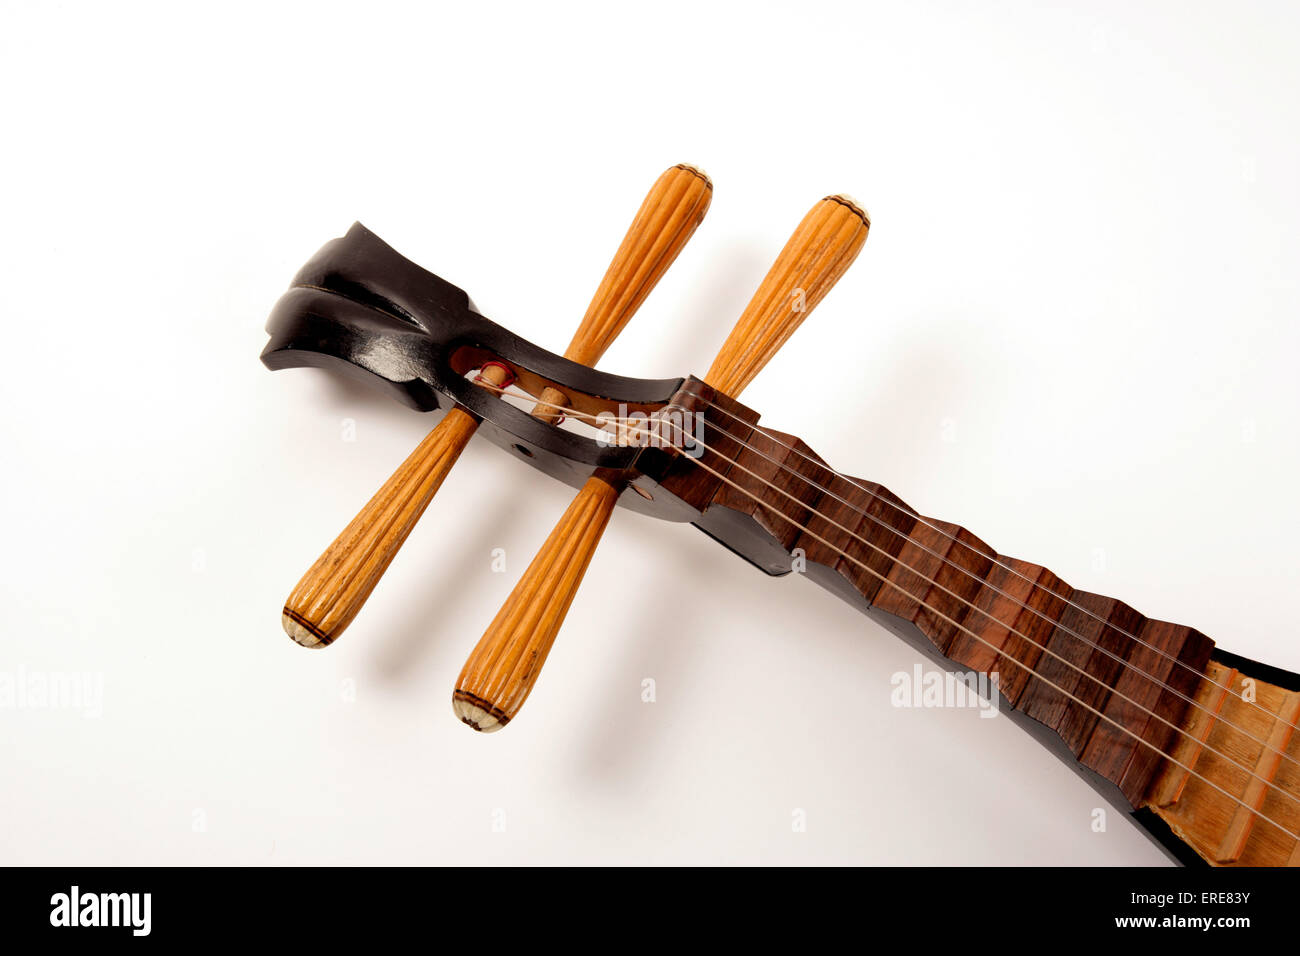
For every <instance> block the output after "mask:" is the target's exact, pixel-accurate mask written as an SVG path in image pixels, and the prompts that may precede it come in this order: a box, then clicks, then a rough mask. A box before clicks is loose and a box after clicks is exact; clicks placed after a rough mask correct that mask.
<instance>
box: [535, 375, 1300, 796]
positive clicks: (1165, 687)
mask: <svg viewBox="0 0 1300 956" xmlns="http://www.w3.org/2000/svg"><path fill="white" fill-rule="evenodd" d="M517 397H521V398H530V396H528V395H527V393H524V394H522V395H520V396H517ZM697 397H698V396H697ZM538 404H539V405H554V403H552V402H538ZM554 407H556V408H559V406H558V405H554ZM709 407H710V408H714V409H717V410H718V411H721V412H723V413H724V414H726V415H728V416H729V417H731V418H733V419H736V420H738V421H739V420H740V419H738V418H737V416H735V415H732V414H731V413H730V412H728V411H727V410H726V409H724V408H721V407H720V406H718V405H715V404H712V403H710V406H709ZM668 408H678V409H679V410H682V411H685V410H684V409H680V406H668ZM575 417H579V418H588V419H590V420H592V421H593V422H595V423H598V424H603V423H604V422H613V421H634V422H635V421H638V419H631V418H629V419H614V418H611V417H609V416H606V417H605V418H604V419H599V418H596V417H594V416H591V415H585V414H584V413H580V412H577V413H575ZM754 427H755V428H757V426H754ZM759 430H760V431H762V429H759ZM763 433H764V434H765V435H767V437H768V438H770V439H771V440H772V441H773V442H774V443H776V444H779V445H781V446H782V447H784V448H787V449H789V450H790V451H794V452H796V453H797V454H800V455H801V456H802V457H803V458H805V459H807V460H809V461H813V462H814V463H816V464H818V466H819V467H825V465H824V464H823V463H822V462H820V461H817V460H816V459H813V458H810V457H809V456H807V455H803V454H802V453H801V452H799V451H798V449H795V448H792V447H791V446H789V445H786V444H785V443H783V442H781V441H780V439H778V438H776V436H774V435H771V434H769V433H767V432H766V431H764V432H763ZM727 434H728V437H730V438H732V439H733V440H734V441H736V442H737V443H738V444H740V445H742V446H743V447H745V448H748V449H750V450H751V451H754V452H756V453H757V454H759V455H760V456H762V457H763V458H765V459H767V460H768V461H770V462H772V463H773V464H775V465H777V467H778V468H779V469H780V470H782V471H784V472H787V473H789V474H792V475H794V476H796V477H798V478H800V479H801V480H803V481H804V482H805V483H806V484H808V485H810V486H811V487H814V488H817V489H819V490H821V491H823V492H825V493H827V494H830V495H832V496H833V497H834V498H836V500H838V501H840V502H841V503H842V504H844V505H847V506H848V507H849V508H850V509H851V510H852V511H853V512H854V513H855V514H858V515H860V516H862V517H865V518H868V519H870V520H871V521H873V522H874V523H876V524H877V525H879V526H880V527H882V528H884V529H886V530H887V531H889V532H890V533H892V534H894V535H896V536H898V537H900V538H902V539H903V540H904V541H907V542H909V543H911V544H914V545H916V546H917V547H919V548H920V549H921V550H923V551H925V552H926V553H927V554H929V555H931V556H932V557H935V558H937V559H938V560H939V561H940V562H942V563H943V564H944V565H947V566H949V567H952V568H955V569H956V570H958V571H960V572H961V573H962V574H964V575H966V576H967V577H968V578H969V579H970V580H972V581H976V582H978V583H979V584H981V585H982V586H984V587H987V588H989V589H990V590H991V591H992V592H993V593H994V594H996V595H998V596H999V597H1002V598H1006V599H1007V600H1008V601H1010V602H1012V603H1014V604H1015V605H1016V606H1018V607H1020V608H1022V609H1024V610H1027V611H1030V612H1032V613H1033V614H1035V615H1036V616H1037V617H1039V618H1040V619H1041V620H1043V621H1046V622H1047V623H1049V624H1052V625H1053V627H1055V628H1058V629H1059V630H1061V631H1062V632H1063V633H1065V634H1067V635H1068V636H1070V637H1073V638H1074V639H1075V640H1077V641H1079V642H1080V643H1081V644H1083V645H1085V646H1087V647H1090V648H1092V649H1093V650H1097V651H1100V652H1101V653H1103V654H1105V655H1106V656H1107V657H1109V658H1111V659H1112V660H1114V661H1116V662H1118V663H1119V664H1120V665H1121V666H1123V667H1125V668H1126V669H1128V670H1130V671H1132V672H1135V673H1136V674H1138V675H1140V676H1141V677H1142V679H1144V680H1146V681H1147V682H1148V683H1149V684H1151V685H1152V686H1155V687H1159V688H1160V689H1161V690H1162V691H1168V692H1170V693H1171V694H1173V695H1174V696H1176V697H1178V698H1180V699H1181V700H1183V701H1185V702H1186V703H1187V704H1189V705H1190V706H1192V707H1194V708H1195V709H1197V710H1200V711H1202V712H1204V713H1206V714H1209V715H1210V716H1211V717H1212V718H1213V719H1215V720H1217V721H1219V722H1221V723H1222V724H1224V725H1225V726H1227V727H1229V728H1231V729H1233V730H1235V731H1236V732H1237V733H1238V734H1240V735H1241V736H1243V737H1246V738H1247V739H1248V740H1251V741H1253V742H1254V743H1257V744H1259V745H1260V747H1261V748H1263V749H1264V750H1266V751H1269V752H1271V753H1273V754H1276V755H1278V756H1279V757H1281V758H1282V759H1285V760H1288V761H1290V762H1291V763H1292V764H1296V765H1297V766H1300V760H1297V759H1296V758H1294V757H1292V756H1291V755H1290V754H1288V753H1286V752H1285V751H1284V750H1279V749H1278V748H1276V747H1273V746H1272V745H1270V744H1269V743H1268V741H1266V740H1264V739H1261V738H1259V737H1256V736H1255V735H1254V734H1252V733H1250V732H1249V731H1248V730H1246V729H1245V728H1243V727H1241V726H1240V725H1238V724H1236V723H1234V722H1232V721H1231V720H1228V719H1227V718H1226V717H1221V716H1219V715H1218V714H1216V713H1215V712H1213V711H1211V710H1210V708H1208V707H1206V706H1204V705H1203V704H1201V703H1199V702H1198V701H1196V700H1195V699H1194V698H1192V697H1189V696H1187V695H1186V694H1184V693H1183V692H1182V691H1180V690H1179V689H1178V688H1176V687H1174V686H1172V685H1171V684H1169V683H1168V682H1166V681H1165V680H1163V679H1162V678H1160V677H1158V676H1157V675H1155V674H1152V673H1150V672H1149V671H1146V670H1143V669H1142V668H1141V667H1139V666H1137V665H1136V664H1135V663H1133V662H1131V661H1128V660H1126V659H1125V658H1123V657H1120V656H1119V655H1117V654H1115V653H1113V652H1112V651H1110V650H1108V649H1107V648H1105V647H1102V646H1101V645H1099V644H1096V643H1094V642H1093V641H1090V640H1089V639H1088V638H1086V637H1084V636H1083V635H1082V634H1080V633H1079V632H1077V631H1075V630H1072V629H1071V628H1068V627H1065V626H1063V625H1061V624H1060V623H1059V622H1058V621H1055V620H1052V618H1050V617H1048V616H1047V615H1046V614H1044V613H1043V612H1041V611H1039V610H1038V609H1037V608H1035V607H1033V606H1032V605H1029V604H1026V603H1024V602H1023V601H1021V600H1020V599H1018V598H1016V597H1014V596H1013V595H1011V594H1008V593H1007V592H1005V591H1003V590H1001V589H1000V588H996V587H993V586H992V585H990V584H989V583H988V582H987V581H986V580H984V579H982V578H980V577H979V576H978V575H976V574H975V573H974V572H972V571H970V570H968V569H967V568H965V567H962V566H961V565H959V564H957V563H956V562H954V561H952V560H950V559H948V558H947V557H946V556H945V555H941V554H939V553H938V552H936V551H934V550H932V549H930V548H929V547H927V546H926V545H925V544H923V543H922V542H920V541H917V540H916V539H914V538H912V537H910V536H909V535H907V534H906V533H905V532H903V531H901V530H900V529H898V528H897V527H895V526H893V525H891V524H889V523H888V522H885V521H883V520H881V519H879V518H877V517H876V516H875V515H872V514H870V513H868V512H866V511H863V510H861V509H860V508H857V507H855V506H854V504H853V503H852V502H850V501H847V500H845V499H844V498H841V497H840V496H839V495H837V494H835V492H834V491H832V490H831V489H829V488H827V487H825V486H824V485H821V484H818V483H817V482H814V481H813V480H812V479H810V478H808V477H807V476H806V475H803V474H802V473H800V472H798V471H796V470H794V469H792V468H789V467H788V466H786V465H785V464H784V463H783V462H780V461H777V459H775V458H772V457H771V456H770V455H767V454H766V453H764V452H763V451H762V450H761V449H759V448H757V447H756V446H754V445H751V444H749V443H748V442H746V441H744V440H743V439H740V438H737V437H736V436H735V435H733V434H732V433H730V432H728V433H727ZM701 444H702V443H701ZM714 454H718V452H717V450H716V449H714ZM733 464H736V466H737V467H739V468H741V469H742V470H743V471H746V472H747V473H749V474H751V475H753V476H754V477H755V478H758V479H759V480H760V481H763V479H762V478H761V476H759V475H757V474H755V473H754V472H752V471H750V470H749V469H748V468H745V467H744V466H743V465H740V464H739V463H738V462H734V463H733ZM827 470H828V471H830V472H831V474H834V475H836V476H837V477H840V478H843V479H844V480H846V481H849V482H850V483H852V484H853V485H854V486H855V487H857V488H859V489H860V490H862V491H865V492H866V493H867V494H868V495H870V496H871V497H872V498H873V499H874V500H878V501H881V502H884V503H887V504H889V505H890V506H891V507H893V508H894V509H895V510H897V511H899V512H902V513H906V512H904V509H903V508H901V507H900V506H898V505H896V504H894V503H893V502H891V501H889V500H888V499H886V498H884V497H882V496H880V495H877V494H875V493H874V492H872V491H871V490H870V489H868V488H865V487H863V486H862V485H860V484H857V483H856V482H855V481H853V479H851V478H849V477H848V476H845V475H841V474H839V473H838V472H834V471H833V470H831V469H827ZM764 483H765V484H768V485H769V487H772V488H774V489H775V490H776V491H778V492H779V493H780V494H782V495H784V496H785V497H787V498H789V499H790V500H791V501H793V502H795V503H796V504H799V505H801V506H803V507H809V506H808V504H807V502H804V501H802V500H801V499H799V498H797V497H795V496H794V495H791V494H790V493H788V492H787V491H785V490H784V489H782V488H778V487H776V486H775V485H771V484H770V483H768V482H764ZM810 510H812V511H813V513H814V514H817V516H818V517H821V518H823V519H824V520H826V521H828V522H829V523H830V524H833V525H835V527H837V528H839V529H840V530H841V531H844V532H845V533H846V534H849V535H850V536H852V537H854V538H856V539H857V540H859V541H861V542H862V543H864V544H866V545H867V546H868V547H871V548H873V549H874V550H876V551H878V552H880V553H881V554H885V555H886V557H889V558H891V560H893V556H892V555H889V554H888V552H886V551H885V550H884V549H882V548H879V547H877V546H876V545H874V544H872V543H871V542H869V541H866V540H865V539H864V538H862V537H861V536H859V535H857V534H855V533H854V532H853V531H851V530H850V529H848V528H846V527H844V526H843V525H841V524H839V523H838V522H836V521H834V520H833V519H830V518H827V517H826V516H825V515H822V514H821V513H820V512H819V511H817V510H816V509H815V508H812V509H810ZM913 517H916V518H917V519H918V520H920V521H924V518H923V517H922V516H920V515H914V516H913ZM924 523H925V524H926V526H927V527H930V528H933V529H934V530H935V531H937V532H939V533H940V534H942V535H943V536H944V537H946V538H948V539H949V540H950V541H953V542H956V543H960V544H962V545H963V546H965V547H966V548H968V549H969V550H970V551H971V552H973V553H974V554H977V555H979V556H980V557H984V558H987V557H988V556H987V555H984V554H983V553H982V552H979V551H976V550H975V549H974V548H973V547H972V546H970V545H968V544H966V542H964V541H961V540H960V539H958V538H955V537H953V536H952V535H951V534H948V533H947V532H945V531H943V529H941V528H937V527H935V526H934V525H933V524H931V523H930V522H928V521H924ZM898 563H899V564H900V565H901V566H902V567H903V568H904V569H905V570H908V571H911V572H912V573H913V574H916V575H917V576H919V577H921V579H922V580H924V581H926V582H927V583H930V584H933V585H934V586H936V587H938V588H940V589H941V590H943V591H944V592H945V593H947V594H949V595H950V596H952V597H953V598H955V599H956V600H958V601H959V602H961V603H963V604H969V605H970V606H971V607H974V608H975V610H978V611H980V613H982V614H984V615H985V616H986V617H988V618H989V619H990V620H995V621H996V620H997V619H996V618H993V617H992V615H989V614H987V613H986V612H984V611H983V610H982V609H981V608H978V607H975V606H974V605H973V604H971V602H969V601H967V600H966V599H965V598H963V597H961V596H960V595H958V594H956V593H954V592H953V591H951V590H949V589H948V588H946V587H944V586H943V585H941V584H939V583H938V582H936V581H930V579H928V578H926V577H925V576H924V575H921V574H920V572H919V571H917V570H916V569H915V568H912V567H911V566H910V565H907V564H903V563H902V562H901V561H900V562H898ZM996 563H997V564H998V566H999V567H1003V568H1005V569H1006V570H1008V571H1012V572H1013V573H1017V576H1019V577H1021V579H1022V580H1024V581H1026V582H1028V583H1030V584H1034V582H1033V581H1030V579H1028V578H1026V577H1024V575H1020V574H1018V572H1015V569H1013V568H1008V567H1007V566H1006V565H1004V564H1002V563H1001V562H996ZM1054 596H1055V597H1059V598H1061V600H1062V601H1064V602H1065V603H1066V604H1067V605H1069V606H1071V607H1074V608H1076V609H1078V610H1080V611H1084V612H1085V613H1088V614H1089V616H1091V617H1092V618H1093V619H1094V620H1096V621H1099V622H1101V623H1102V624H1103V625H1104V626H1107V627H1110V628H1111V629H1112V630H1114V631H1115V632H1116V633H1118V634H1121V635H1123V636H1125V637H1129V638H1131V639H1133V640H1134V641H1135V642H1137V643H1139V644H1141V645H1142V646H1144V647H1147V648H1149V649H1151V650H1154V651H1157V652H1159V653H1160V654H1161V655H1162V656H1164V657H1166V658H1168V659H1170V660H1173V661H1174V662H1176V663H1178V664H1179V665H1180V666H1182V667H1183V668H1184V669H1186V670H1187V671H1188V672H1189V673H1191V674H1193V675H1196V676H1201V677H1203V678H1204V679H1205V680H1206V681H1207V682H1208V683H1210V684H1212V685H1213V686H1215V687H1219V688H1221V689H1225V690H1227V689H1228V688H1227V687H1225V685H1223V684H1219V683H1218V682H1217V681H1214V680H1212V679H1210V678H1209V676H1208V675H1197V672H1196V671H1195V670H1193V669H1192V668H1191V667H1189V666H1188V665H1187V664H1185V663H1184V662H1182V661H1180V660H1178V658H1176V657H1174V656H1172V655H1170V654H1167V653H1165V652H1164V651H1163V650H1161V649H1159V648H1156V647H1154V646H1152V645H1150V644H1147V643H1146V642H1145V641H1142V640H1140V639H1138V638H1136V637H1135V636H1134V635H1132V634H1129V633H1127V632H1125V631H1123V629H1121V628H1119V627H1116V626H1114V625H1111V624H1110V623H1109V622H1108V621H1105V620H1103V619H1102V618H1100V617H1098V616H1097V615H1095V614H1092V613H1091V612H1089V611H1088V610H1087V609H1086V608H1083V607H1081V606H1079V605H1078V604H1076V603H1075V602H1073V601H1070V600H1069V599H1067V598H1065V597H1064V596H1063V595H1060V594H1054ZM997 623H998V624H999V625H1003V622H1001V621H998V622H997ZM1013 633H1016V634H1017V635H1018V636H1020V637H1024V638H1025V640H1028V637H1026V636H1025V635H1022V634H1019V632H1013ZM1031 643H1034V644H1035V645H1037V642H1031ZM1048 653H1049V654H1051V656H1053V657H1056V658H1058V659H1059V660H1061V661H1063V662H1064V663H1065V664H1066V665H1067V666H1069V667H1070V668H1072V669H1073V670H1076V671H1078V672H1079V673H1081V674H1083V675H1084V676H1086V677H1088V678H1089V679H1090V680H1093V681H1094V682H1096V683H1097V684H1099V685H1100V686H1102V687H1105V688H1106V689H1107V690H1108V691H1112V692H1114V693H1115V694H1117V695H1118V696H1119V697H1120V698H1122V699H1123V700H1126V701H1128V702H1129V703H1132V704H1134V706H1137V707H1141V705H1140V704H1138V703H1137V702H1136V701H1134V700H1133V699H1132V698H1130V697H1128V696H1127V695H1125V694H1123V693H1121V692H1120V691H1118V690H1117V689H1113V688H1110V687H1109V686H1108V685H1106V684H1105V683H1104V682H1103V681H1101V680H1099V679H1098V678H1097V677H1095V676H1094V675H1093V674H1091V673H1090V672H1088V671H1086V670H1084V669H1082V668H1080V667H1078V666H1076V665H1075V664H1074V663H1073V662H1071V661H1068V660H1066V659H1065V658H1062V657H1060V655H1058V654H1055V653H1054V652H1052V651H1048ZM1238 696H1240V695H1238ZM1242 700H1243V702H1245V703H1249V704H1252V705H1253V706H1254V707H1256V708H1257V709H1258V710H1260V711H1262V712H1263V713H1266V714H1268V715H1269V716H1270V717H1272V718H1273V719H1274V720H1275V721H1277V722H1280V723H1282V724H1283V725H1285V726H1288V727H1291V728H1292V729H1295V725H1294V724H1291V723H1290V721H1287V720H1285V719H1284V718H1282V716H1281V715H1280V714H1274V713H1272V712H1271V711H1268V710H1267V709H1265V708H1264V707H1262V706H1260V705H1259V704H1257V703H1255V702H1253V701H1245V700H1244V698H1242ZM1142 709H1144V710H1145V708H1142ZM1148 712H1149V711H1148ZM1149 713H1151V712H1149ZM1152 716H1155V717H1156V718H1157V719H1158V720H1161V722H1163V723H1166V724H1169V722H1168V721H1167V720H1164V718H1161V717H1160V716H1159V715H1158V714H1154V713H1152ZM1169 725H1170V726H1173V725H1172V724H1169ZM1208 749H1210V750H1212V751H1214V748H1212V747H1211V748H1208ZM1214 752H1215V753H1218V751H1214ZM1221 756H1222V755H1221ZM1231 762H1233V763H1234V764H1236V765H1237V766H1240V767H1242V768H1243V769H1246V768H1245V765H1244V764H1239V763H1236V761H1231ZM1270 786H1273V787H1274V789H1278V788H1277V787H1276V785H1273V784H1270ZM1289 795H1290V794H1288V796H1289Z"/></svg>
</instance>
